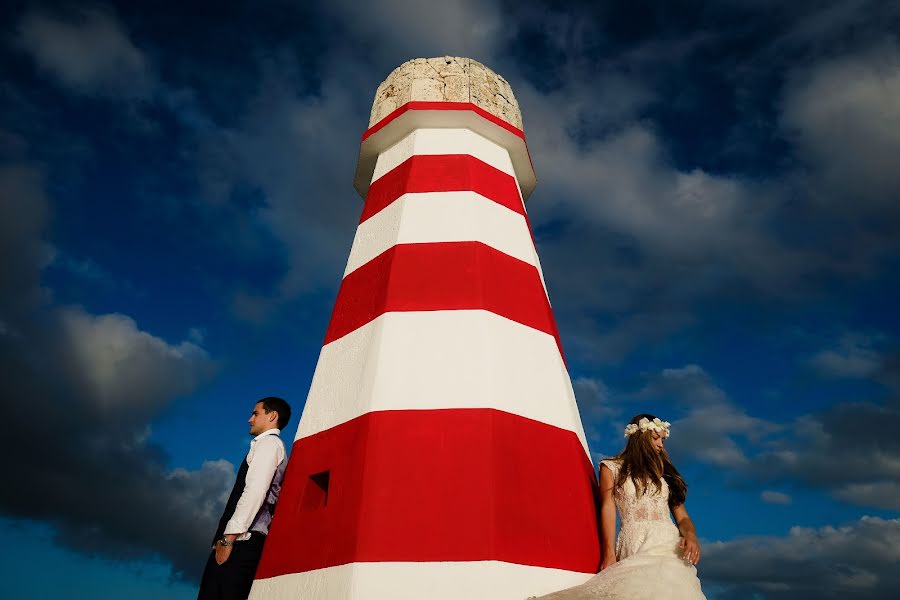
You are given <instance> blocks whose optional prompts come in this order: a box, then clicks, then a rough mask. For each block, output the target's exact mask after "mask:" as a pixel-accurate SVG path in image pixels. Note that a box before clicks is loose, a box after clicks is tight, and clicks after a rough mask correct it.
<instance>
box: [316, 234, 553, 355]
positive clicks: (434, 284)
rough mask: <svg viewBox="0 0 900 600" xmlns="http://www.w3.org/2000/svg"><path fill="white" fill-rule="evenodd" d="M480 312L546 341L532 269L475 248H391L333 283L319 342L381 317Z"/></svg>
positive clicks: (545, 318)
mask: <svg viewBox="0 0 900 600" xmlns="http://www.w3.org/2000/svg"><path fill="white" fill-rule="evenodd" d="M474 309H482V310H487V311H490V312H492V313H494V314H498V315H500V316H502V317H506V318H507V319H510V320H512V321H516V322H517V323H521V324H522V325H527V326H528V327H532V328H534V329H537V330H538V331H543V332H544V333H547V334H549V335H552V336H553V337H554V338H555V339H556V343H557V345H558V346H559V348H560V350H559V351H560V354H562V345H561V344H560V341H559V333H558V332H557V329H556V322H555V321H554V319H553V311H552V310H551V308H550V303H549V302H548V301H547V295H546V293H545V292H544V287H543V285H542V284H541V279H540V275H538V271H537V269H536V268H535V267H534V266H532V265H529V264H528V263H526V262H524V261H521V260H519V259H518V258H513V257H512V256H509V255H508V254H504V253H503V252H500V251H499V250H495V249H494V248H491V247H490V246H488V245H486V244H482V243H481V242H436V243H429V244H398V245H396V246H394V247H392V248H391V249H389V250H387V251H385V252H382V253H381V254H379V255H378V256H376V257H375V258H373V259H372V260H370V261H369V262H367V263H366V264H364V265H363V266H361V267H359V268H358V269H356V270H355V271H353V272H352V273H350V274H349V275H347V276H346V277H344V281H343V282H342V283H341V288H340V290H339V291H338V296H337V300H336V301H335V304H334V312H333V313H332V315H331V322H330V323H329V324H328V330H327V331H326V333H325V342H324V343H325V344H328V343H331V342H333V341H334V340H336V339H338V338H341V337H343V336H345V335H347V334H348V333H350V332H352V331H355V330H356V329H359V328H360V327H362V326H363V325H365V324H366V323H368V322H370V321H372V320H373V319H375V318H377V317H379V316H381V315H383V314H384V313H387V312H408V311H430V310H474Z"/></svg>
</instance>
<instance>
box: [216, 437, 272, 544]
mask: <svg viewBox="0 0 900 600" xmlns="http://www.w3.org/2000/svg"><path fill="white" fill-rule="evenodd" d="M279 433H281V430H280V429H269V430H268V431H264V432H262V433H261V434H259V435H258V436H256V437H255V438H253V441H251V442H250V452H248V453H247V465H248V466H247V477H246V480H245V482H244V491H243V493H242V494H241V497H240V499H239V500H238V502H237V506H235V509H234V514H233V515H231V519H230V520H229V521H228V523H226V525H225V534H236V535H237V536H238V537H237V539H238V540H248V539H250V528H251V526H252V527H253V531H259V532H260V533H263V534H268V533H269V521H270V517H268V514H267V515H266V517H267V518H260V519H256V517H257V516H258V515H259V509H260V508H262V505H263V502H265V500H266V497H267V496H268V495H269V488H270V487H272V485H273V483H274V484H275V485H277V486H279V488H280V485H281V477H282V476H283V475H284V467H285V462H286V461H285V457H286V456H287V454H286V453H285V450H284V443H283V442H282V441H281V438H279V437H278V434H279ZM278 491H280V490H276V491H275V494H276V496H277V494H278ZM254 520H256V521H257V522H254Z"/></svg>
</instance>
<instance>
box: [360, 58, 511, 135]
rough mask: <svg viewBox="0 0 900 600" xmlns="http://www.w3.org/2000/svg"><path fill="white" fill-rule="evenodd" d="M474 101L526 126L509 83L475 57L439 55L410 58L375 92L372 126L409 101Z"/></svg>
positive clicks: (492, 111) (508, 120)
mask: <svg viewBox="0 0 900 600" xmlns="http://www.w3.org/2000/svg"><path fill="white" fill-rule="evenodd" d="M417 101H418V102H423V101H424V102H471V103H472V104H474V105H475V106H477V107H479V108H481V109H483V110H486V111H487V112H489V113H490V114H492V115H494V116H495V117H499V118H500V119H503V120H504V121H506V122H507V123H509V124H511V125H513V126H515V127H516V128H518V129H522V113H521V112H520V111H519V103H518V102H516V97H515V96H514V95H513V92H512V88H511V87H510V85H509V83H508V82H507V81H506V80H505V79H503V77H501V76H500V75H497V74H496V73H494V72H493V71H492V70H490V69H489V68H487V67H486V66H484V65H483V64H481V63H480V62H478V61H476V60H472V59H471V58H463V57H459V56H439V57H437V58H415V59H413V60H409V61H407V62H405V63H403V64H402V65H400V66H399V67H397V68H396V69H394V71H393V72H392V73H391V74H390V75H388V77H387V79H385V80H384V81H383V82H382V83H381V85H379V86H378V90H377V91H376V92H375V102H374V103H373V104H372V115H371V117H370V118H369V127H371V126H372V125H375V123H377V122H378V121H380V120H381V119H383V118H384V117H386V116H388V115H389V114H391V113H392V112H393V111H394V110H396V109H397V108H399V107H401V106H403V105H404V104H406V103H407V102H417Z"/></svg>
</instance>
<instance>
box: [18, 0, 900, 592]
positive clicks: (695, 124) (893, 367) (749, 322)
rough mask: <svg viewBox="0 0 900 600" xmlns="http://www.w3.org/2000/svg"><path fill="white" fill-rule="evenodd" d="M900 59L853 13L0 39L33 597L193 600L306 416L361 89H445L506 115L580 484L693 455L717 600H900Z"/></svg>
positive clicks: (466, 14) (382, 7) (245, 23)
mask: <svg viewBox="0 0 900 600" xmlns="http://www.w3.org/2000/svg"><path fill="white" fill-rule="evenodd" d="M898 26H900V9H898V7H897V5H896V4H895V3H889V2H875V1H866V0H847V1H842V2H806V1H798V2H790V3H784V2H770V1H768V0H759V1H756V2H747V1H744V0H727V1H722V2H717V3H704V2H689V1H681V0H679V1H672V2H665V3H659V2H627V3H626V2H587V3H578V2H567V3H558V2H547V3H540V2H522V3H520V2H516V3H512V2H502V1H500V0H492V1H487V0H486V1H481V2H478V1H475V0H457V1H455V2H442V3H440V4H429V3H405V2H399V1H388V2H382V3H376V2H373V3H366V6H361V5H359V3H356V2H349V1H345V0H336V1H333V2H329V3H316V2H308V3H299V2H298V3H292V2H263V3H252V4H251V3H239V2H223V3H186V5H184V6H178V7H175V6H168V7H167V8H166V10H165V11H162V10H160V9H159V7H158V5H156V4H155V3H149V2H129V3H122V4H118V3H94V2H62V3H51V2H11V3H5V4H4V5H3V7H2V8H0V31H2V39H0V386H2V388H0V389H2V399H3V403H4V408H5V409H6V414H7V415H9V416H10V417H11V419H12V423H11V427H9V428H8V429H9V430H10V431H9V432H8V433H7V447H8V451H9V452H10V454H11V455H12V456H13V460H12V465H11V466H10V467H9V468H11V469H12V473H11V474H9V476H8V481H10V482H14V485H4V486H3V492H2V493H0V517H2V519H3V523H4V525H5V527H4V529H5V531H7V535H8V537H11V538H12V540H11V543H12V544H13V545H14V547H17V548H18V551H17V556H16V557H15V560H13V561H8V562H6V564H4V566H3V574H4V575H5V579H7V580H8V581H11V580H12V581H15V582H16V583H15V586H16V587H15V588H14V589H13V590H12V594H13V595H12V596H11V597H16V598H53V597H58V596H59V595H60V594H62V593H64V590H65V593H67V594H70V595H71V593H72V590H78V591H79V593H80V594H81V595H83V596H85V597H86V596H90V597H92V598H120V597H123V596H125V595H129V596H132V597H135V598H140V597H147V598H150V597H154V598H160V597H172V598H189V597H193V595H194V594H195V589H196V587H195V586H196V581H197V579H198V577H199V574H200V569H201V568H202V564H203V562H204V560H205V556H204V546H205V544H206V543H207V541H208V537H209V536H210V535H211V532H212V530H213V522H214V520H215V519H217V518H218V511H219V510H220V507H221V505H222V502H223V494H226V493H227V491H228V490H229V489H230V486H231V484H232V480H233V476H234V465H235V464H237V463H238V462H239V461H240V460H241V459H242V457H243V454H244V452H245V451H246V447H247V441H248V439H247V436H246V427H245V425H244V421H245V419H246V418H247V415H248V413H249V410H250V408H251V407H252V404H253V402H254V401H255V399H257V398H259V397H262V396H265V395H281V396H284V397H285V398H287V399H289V400H290V401H291V402H292V403H293V405H294V407H295V414H297V415H299V414H300V410H301V408H302V403H303V401H304V399H305V396H306V393H307V390H308V388H309V383H310V378H311V376H312V372H313V368H314V366H315V361H316V358H317V356H318V352H319V349H320V346H321V343H322V339H323V336H324V332H325V327H326V325H327V320H328V318H329V315H330V310H331V307H332V304H333V302H334V298H335V295H336V292H337V287H338V285H339V283H340V278H341V274H342V272H343V267H344V263H345V261H346V258H347V255H348V253H349V249H350V244H351V241H352V237H353V234H354V231H355V226H356V222H357V219H358V216H359V212H360V210H361V206H362V205H361V200H360V199H359V198H358V197H357V196H356V193H355V191H354V190H353V187H352V178H353V172H354V168H355V161H356V155H357V151H358V145H359V138H360V135H361V134H362V132H363V131H364V130H365V128H366V125H367V122H368V113H369V109H370V106H371V101H372V97H373V94H374V91H375V88H376V86H377V85H378V83H380V82H381V81H382V80H383V79H384V78H385V77H386V76H387V74H388V73H390V71H391V70H392V69H393V68H394V67H396V66H398V65H399V64H400V63H402V62H404V61H406V60H408V59H410V58H415V57H428V56H440V55H445V54H446V55H460V56H468V57H471V58H474V59H476V60H479V61H481V62H483V63H485V64H486V65H488V66H489V67H491V68H492V69H494V70H495V71H497V72H498V73H500V74H501V75H503V76H504V77H505V78H506V79H507V80H508V81H509V82H510V83H511V85H512V87H513V90H514V92H515V94H516V96H517V99H518V101H519V104H520V106H521V108H522V112H523V118H524V123H525V132H526V135H527V138H528V143H529V149H530V152H531V155H532V159H533V161H534V165H535V169H536V171H537V174H538V187H537V189H536V190H535V192H534V194H533V195H532V196H531V198H530V200H529V203H528V210H529V214H530V218H531V221H532V224H533V226H534V229H535V237H536V240H537V245H538V251H539V253H540V255H541V260H542V263H543V270H544V273H545V276H546V280H547V285H548V289H549V292H550V297H551V300H552V302H553V306H554V310H555V312H556V317H557V320H558V324H559V327H560V333H561V337H562V343H563V346H564V348H565V350H566V353H567V359H568V363H569V366H570V370H571V375H572V378H573V381H574V386H575V390H576V395H577V398H578V401H579V406H580V409H581V412H582V418H583V421H584V424H585V429H586V431H587V433H588V436H589V442H590V445H591V449H592V451H593V452H594V454H596V455H597V456H598V457H599V456H604V455H609V454H613V453H615V452H617V451H618V450H619V448H620V445H621V443H622V436H621V428H622V426H623V425H624V423H625V422H626V421H627V420H628V419H629V418H630V416H631V415H632V414H635V413H637V412H644V411H648V412H654V413H657V414H659V415H660V416H662V417H663V418H665V419H667V420H669V421H672V423H673V435H672V437H671V439H670V452H671V454H672V455H673V458H674V459H675V461H676V464H678V465H679V467H680V468H681V469H682V471H683V472H684V474H685V476H686V478H687V480H688V483H689V485H690V490H689V499H688V509H689V511H690V512H691V514H692V516H693V518H694V521H695V522H696V525H697V529H698V532H699V534H700V536H701V540H702V541H703V543H704V559H703V561H702V562H701V564H700V574H701V578H702V580H703V582H704V587H705V589H707V590H708V592H709V595H710V596H711V597H723V598H805V597H817V598H828V597H842V598H843V597H854V598H857V597H858V598H881V597H888V596H893V595H897V594H898V593H900V577H898V575H897V574H896V573H898V572H900V569H898V567H900V564H898V563H900V550H898V548H900V514H898V513H900V442H898V437H897V436H896V435H895V434H894V429H895V428H896V426H895V425H894V424H895V423H896V422H898V420H900V343H898V340H900V316H898V311H897V306H898V304H900V284H898V280H897V276H896V274H897V272H898V266H900V203H898V197H900V196H898V195H900V175H898V170H897V168H896V163H897V158H896V157H897V156H900V41H898V35H897V31H900V27H898ZM295 428H296V420H295V421H294V422H293V423H292V424H291V425H290V426H289V427H288V435H289V436H290V437H292V436H293V434H294V432H295ZM47 564H52V565H53V567H52V569H53V572H54V573H55V574H58V578H57V579H54V580H51V578H48V577H47V576H46V574H47V570H46V565H47Z"/></svg>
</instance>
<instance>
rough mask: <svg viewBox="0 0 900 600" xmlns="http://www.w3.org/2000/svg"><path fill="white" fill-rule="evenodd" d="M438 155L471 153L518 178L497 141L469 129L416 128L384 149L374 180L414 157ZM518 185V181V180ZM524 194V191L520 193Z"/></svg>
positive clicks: (373, 174) (506, 154)
mask: <svg viewBox="0 0 900 600" xmlns="http://www.w3.org/2000/svg"><path fill="white" fill-rule="evenodd" d="M423 154H428V155H435V154H468V155H469V156H474V157H475V158H477V159H478V160H480V161H481V162H484V163H487V164H489V165H491V166H492V167H494V168H495V169H498V170H500V171H503V172H504V173H506V174H508V175H512V177H513V179H515V176H516V172H515V170H514V169H513V165H512V160H510V158H509V152H507V151H506V149H504V148H503V147H501V146H498V145H497V144H495V143H494V142H492V141H490V140H488V139H486V138H483V137H481V136H480V135H478V134H477V133H475V132H474V131H470V130H468V129H417V130H415V131H413V132H412V133H410V134H409V135H407V136H406V137H405V138H403V139H402V140H400V141H399V142H397V143H396V144H394V145H393V146H391V147H390V148H388V149H387V150H385V151H384V152H382V153H381V154H380V155H379V156H378V160H377V161H376V162H375V171H374V173H372V182H373V183H374V182H375V180H377V179H379V178H380V177H382V176H383V175H384V174H385V173H388V172H389V171H392V170H393V169H394V168H396V167H398V166H400V165H401V164H402V163H403V162H404V161H406V160H407V159H409V158H410V157H412V156H418V155H423ZM516 185H517V186H518V182H516ZM520 194H521V192H520Z"/></svg>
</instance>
